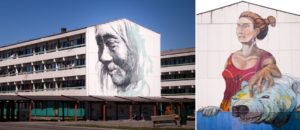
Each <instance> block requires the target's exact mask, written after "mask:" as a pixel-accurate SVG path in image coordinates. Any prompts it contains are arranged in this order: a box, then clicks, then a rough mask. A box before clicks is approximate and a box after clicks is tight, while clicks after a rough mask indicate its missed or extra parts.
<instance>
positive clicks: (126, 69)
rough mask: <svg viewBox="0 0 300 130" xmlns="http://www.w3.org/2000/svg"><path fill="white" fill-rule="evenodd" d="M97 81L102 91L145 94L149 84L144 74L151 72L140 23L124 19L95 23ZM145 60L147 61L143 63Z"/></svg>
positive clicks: (148, 91) (119, 93)
mask: <svg viewBox="0 0 300 130" xmlns="http://www.w3.org/2000/svg"><path fill="white" fill-rule="evenodd" d="M96 41H97V44H98V49H99V52H98V57H99V62H100V63H101V65H100V68H101V69H100V74H99V78H100V82H101V86H102V90H103V92H104V94H107V93H109V94H110V95H120V96H148V95H149V94H150V88H149V85H148V84H147V82H146V81H145V80H144V75H145V74H146V71H147V69H148V71H147V73H149V72H151V71H152V70H151V69H150V70H149V68H147V67H146V66H150V68H151V59H150V58H149V57H148V55H147V54H146V50H145V47H144V40H143V39H142V37H141V36H140V34H139V27H138V26H137V25H136V24H134V23H132V22H130V21H128V20H126V19H122V20H118V21H114V22H111V23H108V24H103V25H98V26H96ZM146 64H147V65H146Z"/></svg>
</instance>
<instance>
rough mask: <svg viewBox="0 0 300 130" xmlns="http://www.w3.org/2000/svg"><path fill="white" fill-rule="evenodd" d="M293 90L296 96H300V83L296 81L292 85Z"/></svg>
mask: <svg viewBox="0 0 300 130" xmlns="http://www.w3.org/2000/svg"><path fill="white" fill-rule="evenodd" d="M292 90H293V91H294V92H295V93H296V94H300V81H296V82H294V83H293V84H292Z"/></svg>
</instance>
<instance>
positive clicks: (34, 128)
mask: <svg viewBox="0 0 300 130" xmlns="http://www.w3.org/2000/svg"><path fill="white" fill-rule="evenodd" d="M0 130H119V129H109V128H91V127H74V126H61V125H49V124H45V123H34V122H30V123H28V122H1V123H0Z"/></svg>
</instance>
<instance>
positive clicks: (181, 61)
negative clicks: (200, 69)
mask: <svg viewBox="0 0 300 130" xmlns="http://www.w3.org/2000/svg"><path fill="white" fill-rule="evenodd" d="M185 64H195V55H192V56H182V57H172V58H163V59H161V66H162V67H165V66H174V65H185Z"/></svg>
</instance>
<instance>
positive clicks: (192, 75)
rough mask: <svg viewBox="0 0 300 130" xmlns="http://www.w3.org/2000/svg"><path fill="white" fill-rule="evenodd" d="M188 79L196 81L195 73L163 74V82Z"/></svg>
mask: <svg viewBox="0 0 300 130" xmlns="http://www.w3.org/2000/svg"><path fill="white" fill-rule="evenodd" d="M187 79H195V73H193V72H191V71H185V72H180V73H171V74H168V73H162V75H161V80H162V81H171V80H187Z"/></svg>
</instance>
